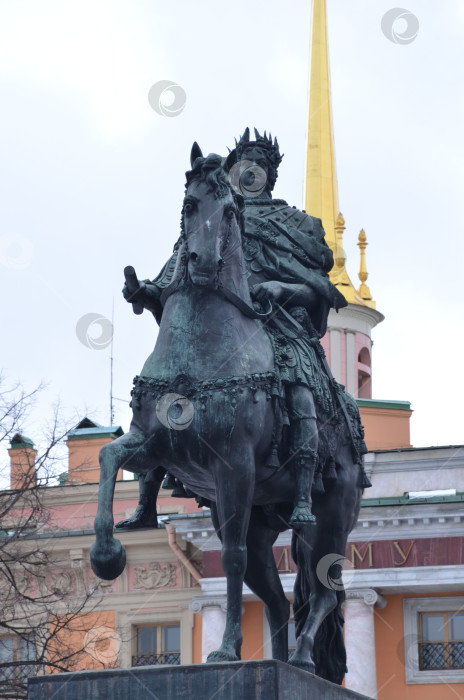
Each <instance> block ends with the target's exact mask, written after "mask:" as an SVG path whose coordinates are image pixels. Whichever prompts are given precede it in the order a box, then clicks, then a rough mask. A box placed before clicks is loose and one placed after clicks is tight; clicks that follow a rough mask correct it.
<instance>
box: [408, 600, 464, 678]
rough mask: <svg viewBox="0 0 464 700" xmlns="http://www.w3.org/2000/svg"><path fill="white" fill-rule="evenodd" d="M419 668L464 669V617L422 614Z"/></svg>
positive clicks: (456, 614) (456, 613) (420, 616)
mask: <svg viewBox="0 0 464 700" xmlns="http://www.w3.org/2000/svg"><path fill="white" fill-rule="evenodd" d="M419 639H420V641H419V668H420V670H421V671H427V670H430V669H437V668H439V669H448V668H464V613H462V612H458V611H455V612H433V613H430V612H427V613H419Z"/></svg>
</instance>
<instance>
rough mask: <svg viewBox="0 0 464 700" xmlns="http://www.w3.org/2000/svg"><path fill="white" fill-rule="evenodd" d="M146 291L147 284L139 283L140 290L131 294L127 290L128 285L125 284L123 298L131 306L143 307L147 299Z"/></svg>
mask: <svg viewBox="0 0 464 700" xmlns="http://www.w3.org/2000/svg"><path fill="white" fill-rule="evenodd" d="M146 290H147V285H146V284H145V282H139V288H138V289H137V291H136V292H129V290H128V288H127V283H125V284H124V287H123V288H122V294H123V297H124V299H125V300H126V301H128V302H129V304H134V303H136V304H142V306H143V305H144V303H145V298H146Z"/></svg>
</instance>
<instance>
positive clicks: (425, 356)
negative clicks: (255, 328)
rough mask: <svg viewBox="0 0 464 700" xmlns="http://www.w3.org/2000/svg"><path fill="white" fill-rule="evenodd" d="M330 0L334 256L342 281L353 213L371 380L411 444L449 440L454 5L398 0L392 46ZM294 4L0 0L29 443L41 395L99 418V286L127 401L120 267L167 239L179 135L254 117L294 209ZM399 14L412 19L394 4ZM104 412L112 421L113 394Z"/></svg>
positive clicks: (457, 342) (132, 319)
mask: <svg viewBox="0 0 464 700" xmlns="http://www.w3.org/2000/svg"><path fill="white" fill-rule="evenodd" d="M327 5H328V25H329V44H330V60H331V73H332V95H333V112H334V127H335V147H336V161H337V169H338V185H339V200H340V208H341V211H342V213H343V215H344V217H345V219H346V225H347V231H346V233H345V241H344V247H345V251H346V254H347V258H348V259H347V268H348V271H349V274H350V276H351V279H352V280H353V282H354V283H355V285H356V286H357V285H358V284H359V281H358V277H357V272H358V266H359V250H358V248H357V246H356V242H357V236H358V233H359V231H360V229H361V228H364V229H365V230H366V233H367V238H368V243H369V246H368V248H367V265H368V270H369V279H368V284H369V286H370V289H371V292H372V294H373V296H374V299H375V300H376V301H377V308H378V310H379V311H381V312H382V313H383V314H384V315H385V321H384V322H383V323H382V324H381V325H379V326H378V327H377V328H375V329H374V331H373V338H374V350H373V397H374V398H378V399H393V400H407V401H410V402H411V404H412V408H413V410H414V414H413V417H412V420H411V433H412V442H413V444H414V446H425V445H439V444H443V445H448V444H455V445H456V444H461V443H464V421H463V413H464V412H463V400H464V391H463V389H464V387H463V372H462V364H463V360H462V353H463V345H464V333H463V320H462V319H463V317H464V314H463V281H462V278H463V275H462V268H463V262H464V246H463V235H462V232H463V215H462V205H461V202H462V193H463V189H464V168H463V160H464V147H463V136H462V134H463V124H464V87H463V86H464V57H463V48H462V47H463V45H464V2H463V0H442V1H441V2H440V3H437V2H433V1H432V0H421V1H417V0H411V1H410V0H408V2H407V7H406V9H407V10H409V11H410V12H411V13H412V14H413V15H414V16H415V17H416V18H417V21H418V24H419V29H418V33H417V36H416V37H415V38H414V39H413V40H409V39H408V41H407V42H406V43H395V41H392V38H394V34H393V35H392V34H390V38H387V37H386V36H385V34H384V33H383V32H382V28H381V21H382V17H384V15H385V13H386V12H388V11H389V10H391V9H392V3H391V2H389V1H388V0H387V1H385V0H327ZM393 7H394V6H393ZM310 10H311V3H310V0H305V1H303V0H289V2H285V3H283V2H281V1H279V2H278V1H277V0H267V1H266V2H251V3H250V2H248V1H246V2H245V1H244V0H236V1H235V2H234V3H227V4H226V3H221V2H217V0H214V1H211V0H198V2H196V3H192V2H191V1H186V0H173V1H172V2H170V3H166V2H161V0H156V1H153V0H152V1H149V0H145V1H142V0H131V1H130V2H129V0H126V1H125V2H122V1H120V2H116V1H115V0H111V1H109V0H108V1H107V2H105V1H104V0H91V1H86V0H79V2H74V1H69V2H67V1H66V0H62V1H61V2H51V1H49V0H40V2H37V0H35V1H29V2H28V1H26V0H15V2H8V0H3V1H1V2H0V115H1V117H0V119H1V122H2V128H1V130H0V142H1V145H0V153H1V163H0V178H1V182H0V200H1V203H0V206H1V210H0V211H1V214H0V279H1V298H2V305H1V316H0V324H1V325H0V327H1V331H2V342H1V361H0V366H2V367H3V369H4V372H5V374H6V376H7V378H8V380H9V381H11V382H13V381H15V380H21V381H22V382H23V384H24V385H25V387H26V388H29V389H30V388H33V387H34V386H35V385H37V384H38V383H39V382H40V381H42V380H43V381H45V382H47V383H48V389H47V390H46V391H45V392H44V394H43V395H42V398H41V400H40V402H39V404H38V406H37V409H36V411H35V413H34V416H33V417H31V422H30V429H29V431H28V432H29V434H30V437H32V438H33V439H34V440H35V441H39V438H40V434H39V429H38V425H39V424H40V422H41V421H46V419H47V417H48V415H49V414H50V412H51V404H52V403H53V401H54V400H55V399H56V398H57V397H60V399H61V401H62V403H63V405H64V407H65V412H66V413H67V415H69V416H71V417H73V416H75V417H76V419H77V418H81V417H83V416H84V415H85V414H88V415H90V416H91V417H93V418H94V419H95V420H97V421H99V422H100V423H102V424H104V425H107V424H108V423H109V391H110V347H109V345H106V347H103V348H100V349H92V348H90V347H86V345H85V344H84V343H83V342H81V340H79V338H78V337H77V334H76V325H77V324H78V321H79V319H81V318H82V317H84V316H86V315H87V314H91V313H94V314H95V315H98V316H101V317H104V318H107V319H110V318H111V313H112V303H113V298H114V315H115V334H114V394H115V396H116V397H119V398H121V399H126V400H127V399H128V398H129V393H130V390H131V386H132V379H133V377H134V376H135V375H136V374H138V373H139V372H140V370H141V367H142V364H143V362H144V360H145V358H146V357H147V356H148V355H149V353H150V352H151V350H152V348H153V345H154V342H155V337H156V328H157V327H156V324H155V321H154V319H153V317H152V316H151V314H149V313H147V312H145V313H144V314H143V316H135V315H134V314H133V313H132V309H131V307H130V306H129V305H128V304H127V303H126V302H125V301H124V300H123V298H122V295H121V288H122V285H123V281H124V280H123V268H124V266H125V265H128V264H132V265H134V266H135V269H136V271H137V273H138V275H139V277H140V278H145V277H150V278H152V277H154V276H155V274H157V273H158V271H159V269H160V268H161V267H162V265H163V264H164V262H165V260H166V259H167V257H168V256H169V254H170V252H171V249H172V246H173V244H174V242H175V240H176V238H177V236H178V233H179V216H180V208H181V201H182V196H183V186H184V173H185V171H186V170H187V169H188V167H189V153H190V148H191V145H192V142H193V141H194V140H197V141H198V142H199V143H200V145H201V147H202V149H203V151H204V152H219V153H222V154H225V153H226V152H227V148H226V147H227V146H232V145H233V142H234V137H237V136H239V134H240V133H241V132H242V131H243V129H244V128H245V126H247V125H249V126H250V127H253V126H256V127H258V128H259V129H260V130H261V131H262V130H264V129H267V130H270V131H271V132H272V134H273V135H274V134H275V135H277V137H278V139H279V142H280V144H281V149H282V151H283V152H284V153H285V157H284V160H283V162H282V165H281V167H280V173H279V180H278V182H277V186H276V190H275V195H276V196H277V197H283V198H285V199H286V200H287V201H288V202H289V204H292V205H296V206H298V207H302V206H303V178H304V164H305V144H306V125H307V111H308V74H309V50H310V32H311V27H310ZM410 22H411V18H410ZM411 26H413V25H412V24H409V27H411ZM394 30H395V31H396V32H397V33H398V32H399V33H405V32H406V34H407V32H408V31H409V29H408V25H407V23H406V20H404V19H403V20H398V21H397V23H396V24H395V27H394ZM397 41H398V40H397ZM162 80H170V81H172V82H174V83H176V84H178V85H179V86H181V88H182V89H183V91H185V106H184V108H183V109H182V110H180V112H179V113H178V114H177V116H163V115H162V114H158V113H157V112H156V111H155V110H154V109H153V108H152V106H150V104H149V101H148V93H149V90H150V88H151V87H152V86H153V85H154V84H156V83H159V82H160V81H162ZM181 97H182V93H181ZM163 99H164V98H162V103H163ZM180 101H182V100H181V99H180ZM163 104H165V105H166V104H167V107H168V108H169V101H168V100H167V99H165V100H164V103H163ZM100 332H101V326H99V325H98V324H94V325H93V326H92V327H91V328H90V329H89V334H90V335H89V337H90V340H89V341H88V343H91V342H92V338H94V339H95V338H98V336H99V335H100ZM105 332H106V331H105ZM81 337H82V338H83V339H84V341H85V334H84V335H83V336H82V334H81ZM108 338H109V335H108ZM103 345H105V343H103ZM115 409H116V410H115V422H116V423H118V424H121V425H122V426H123V428H124V429H125V430H127V429H128V426H129V420H130V410H129V408H128V406H127V404H125V403H123V402H121V401H116V402H115Z"/></svg>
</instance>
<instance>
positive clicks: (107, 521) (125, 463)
mask: <svg viewBox="0 0 464 700" xmlns="http://www.w3.org/2000/svg"><path fill="white" fill-rule="evenodd" d="M146 442H147V440H146V438H145V436H144V435H143V434H142V433H139V432H130V431H129V432H128V433H126V434H125V435H122V436H121V437H119V438H118V439H117V440H115V441H114V442H110V443H108V444H107V445H104V446H103V447H102V449H101V450H100V455H99V460H100V485H99V489H98V510H97V515H96V518H95V523H94V527H95V534H96V540H95V542H94V544H93V545H92V547H91V549H90V563H91V566H92V571H93V572H94V574H96V575H97V576H99V577H100V578H102V579H105V580H107V581H111V580H113V579H115V578H117V577H118V576H119V575H120V574H121V573H122V572H123V571H124V567H125V565H126V554H125V552H124V548H123V547H122V545H121V543H120V541H119V540H116V539H114V537H113V522H114V521H113V495H114V486H115V483H116V476H117V473H118V470H119V469H121V468H124V467H126V468H129V469H130V468H131V466H132V465H134V463H135V462H142V460H143V457H144V456H145V453H146Z"/></svg>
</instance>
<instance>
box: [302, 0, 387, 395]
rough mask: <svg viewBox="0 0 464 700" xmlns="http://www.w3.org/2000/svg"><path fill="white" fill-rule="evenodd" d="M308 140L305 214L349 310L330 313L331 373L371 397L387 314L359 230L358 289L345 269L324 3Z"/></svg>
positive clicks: (315, 17) (315, 19)
mask: <svg viewBox="0 0 464 700" xmlns="http://www.w3.org/2000/svg"><path fill="white" fill-rule="evenodd" d="M307 138H308V141H307V149H306V177H305V210H306V211H307V212H308V213H309V214H311V215H312V216H317V217H318V218H320V219H322V225H323V226H324V230H325V234H326V241H327V243H328V245H329V246H330V248H331V250H332V252H333V254H334V267H333V269H332V271H331V272H330V279H331V282H333V284H334V285H335V286H336V287H337V289H338V290H339V291H340V292H341V293H342V294H343V296H344V297H345V299H346V300H347V302H348V306H347V307H345V308H344V309H340V311H339V312H338V313H336V312H335V311H334V310H331V312H330V315H329V322H328V330H327V333H326V335H325V336H324V338H323V340H322V344H323V346H324V349H325V351H326V354H327V358H328V360H329V364H330V367H331V370H332V373H333V375H334V377H335V379H337V380H338V381H339V382H340V383H341V384H344V385H345V387H346V389H347V391H348V392H349V393H350V394H352V395H353V396H355V397H356V398H364V399H370V398H372V383H371V380H372V374H371V372H372V362H371V356H372V339H371V331H372V329H373V328H374V327H375V326H376V325H377V324H378V323H380V322H381V321H383V319H384V316H383V315H382V314H381V313H379V312H378V311H377V310H376V303H375V301H374V300H373V298H372V295H371V292H370V290H369V287H368V286H367V284H366V281H367V277H368V273H367V266H366V253H365V251H366V246H367V238H366V234H365V232H364V230H361V232H360V234H359V238H358V246H359V249H360V269H359V275H358V276H359V280H360V285H359V287H358V289H356V288H355V287H354V285H353V283H352V282H351V280H350V277H349V275H348V272H347V271H346V268H345V262H346V257H345V252H344V250H343V232H344V230H345V219H344V218H343V215H342V214H341V212H340V211H339V206H338V186H337V171H336V166H335V149H334V135H333V121H332V102H331V92H330V69H329V51H328V42H327V10H326V0H313V9H312V37H311V66H310V87H309V119H308V137H307Z"/></svg>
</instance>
